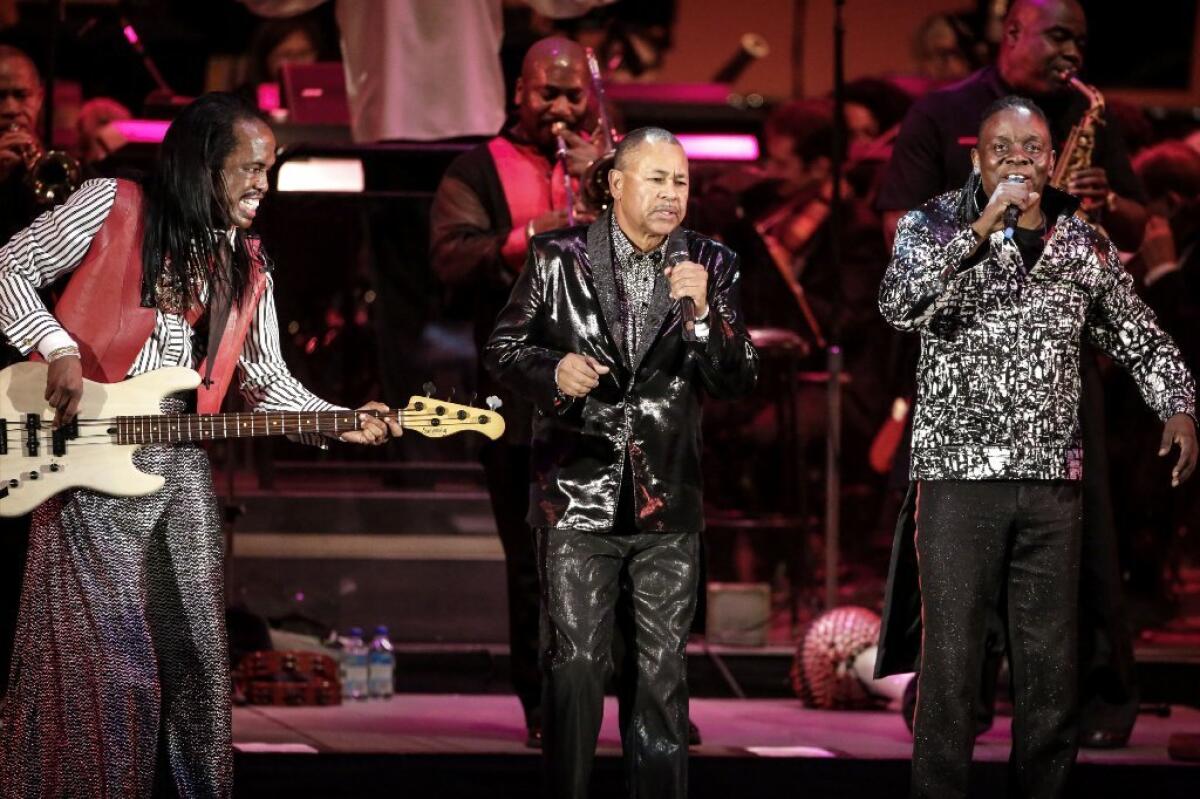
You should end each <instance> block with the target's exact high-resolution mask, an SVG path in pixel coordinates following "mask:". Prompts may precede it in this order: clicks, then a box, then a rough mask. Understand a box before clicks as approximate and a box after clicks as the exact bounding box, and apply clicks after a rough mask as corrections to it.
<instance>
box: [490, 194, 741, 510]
mask: <svg viewBox="0 0 1200 799" xmlns="http://www.w3.org/2000/svg"><path fill="white" fill-rule="evenodd" d="M609 224H610V222H609V218H608V215H607V214H606V215H602V216H601V218H600V219H598V220H596V222H594V223H593V224H592V225H591V226H590V227H584V226H582V225H581V226H576V227H573V228H567V229H564V230H559V231H554V232H552V233H547V234H545V235H541V236H535V237H534V238H533V240H532V242H531V245H530V252H529V257H528V259H527V261H526V264H525V268H524V270H523V271H522V273H521V276H520V277H519V278H518V279H517V282H516V284H515V285H514V286H513V292H512V296H511V297H510V298H509V301H508V304H507V305H506V306H505V308H504V310H502V311H501V312H500V316H499V318H498V319H497V322H496V328H495V330H494V331H493V332H492V336H491V339H490V340H489V342H488V345H487V349H486V351H485V354H484V358H485V363H486V366H487V368H488V369H489V370H490V371H491V372H492V374H493V375H495V376H496V378H497V379H499V380H500V381H501V382H502V383H504V384H506V385H507V386H509V387H510V388H511V389H512V390H514V391H516V392H517V393H518V394H521V395H522V396H525V397H527V398H528V399H530V400H531V401H532V402H533V403H534V404H535V405H536V407H537V413H536V416H535V418H534V423H533V485H532V486H531V487H530V491H531V494H530V503H529V516H528V521H529V524H530V525H531V526H533V527H558V528H562V529H573V530H582V531H589V532H608V531H609V530H611V529H612V528H613V522H614V517H615V515H616V509H617V501H618V497H619V493H620V488H621V477H622V474H623V470H624V468H625V459H626V457H628V458H629V459H630V467H631V470H632V476H633V486H634V497H633V503H634V511H635V514H636V518H637V526H638V529H639V530H641V531H643V532H679V533H682V532H697V531H699V530H701V529H703V527H704V512H703V503H702V496H701V475H700V446H701V442H700V405H701V396H702V394H708V395H710V396H713V397H718V398H732V397H738V396H741V395H744V394H746V393H748V392H749V391H750V390H751V389H752V388H753V387H754V381H755V378H756V376H757V369H758V356H757V355H756V353H755V351H754V347H753V346H752V345H751V343H750V338H749V336H748V335H747V334H746V326H745V324H744V322H743V320H742V315H741V309H740V306H739V303H738V281H739V273H738V260H737V256H736V255H735V254H734V253H733V251H732V250H730V249H729V248H728V247H725V246H724V245H722V244H719V243H717V242H715V241H713V240H712V239H708V238H705V237H703V236H700V235H699V234H696V233H693V232H691V231H685V230H683V229H682V228H680V229H676V230H675V232H674V233H672V234H671V235H672V236H673V237H686V242H687V248H688V252H689V253H690V256H691V260H692V261H695V262H696V263H699V264H702V265H703V266H705V267H706V268H707V269H708V272H709V282H708V298H709V299H708V304H709V308H710V311H709V336H708V341H707V342H703V343H702V342H694V343H689V342H686V341H684V340H683V338H682V336H681V335H680V328H681V325H680V316H679V303H678V302H675V301H673V300H672V299H671V298H670V296H669V294H668V284H667V280H666V278H665V276H662V275H661V274H660V276H659V279H658V280H657V281H656V283H655V287H654V296H653V298H652V299H651V302H650V308H649V310H648V311H647V313H646V321H645V325H646V327H645V333H644V335H643V336H642V337H641V341H642V344H641V347H640V351H639V352H637V353H635V354H634V356H633V358H632V359H627V358H626V356H625V354H624V352H623V350H624V348H623V347H622V346H621V344H620V342H621V341H623V340H624V339H623V336H622V333H621V329H620V325H621V319H620V312H619V309H618V307H617V291H616V281H615V276H614V273H613V256H612V244H611V241H610V239H609V229H610V228H609ZM668 251H670V247H668ZM570 352H576V353H580V354H582V355H591V356H592V357H593V358H595V359H596V360H598V361H600V362H601V363H603V364H605V365H606V366H609V367H610V368H611V371H610V372H609V373H608V374H606V375H604V376H603V377H602V378H601V381H600V385H599V386H598V387H597V388H596V389H594V390H593V391H592V392H591V393H590V394H588V395H587V396H586V397H583V398H580V399H570V398H563V397H562V396H561V395H559V394H558V390H557V386H556V384H555V380H554V370H555V367H556V366H557V365H558V362H559V361H560V360H561V359H562V358H563V356H564V355H566V354H567V353H570Z"/></svg>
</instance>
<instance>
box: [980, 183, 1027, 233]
mask: <svg viewBox="0 0 1200 799" xmlns="http://www.w3.org/2000/svg"><path fill="white" fill-rule="evenodd" d="M1041 197H1042V195H1041V194H1039V193H1038V192H1036V191H1030V190H1029V182H1028V181H1021V182H1020V183H1009V182H1008V181H1007V180H1003V181H1001V182H1000V183H999V184H998V185H997V186H996V190H995V191H994V192H992V197H991V199H990V200H988V204H987V206H986V207H985V208H984V209H983V212H982V213H981V214H979V218H978V219H976V220H975V223H974V224H972V225H971V227H972V228H974V229H975V233H976V235H978V236H979V238H981V239H986V238H987V237H988V236H990V235H992V234H993V233H995V232H996V231H997V230H1003V229H1004V212H1005V211H1007V210H1008V206H1010V205H1015V206H1017V207H1018V208H1020V209H1021V213H1024V212H1026V211H1028V210H1029V209H1030V208H1032V207H1033V206H1035V205H1037V204H1038V200H1040V199H1041Z"/></svg>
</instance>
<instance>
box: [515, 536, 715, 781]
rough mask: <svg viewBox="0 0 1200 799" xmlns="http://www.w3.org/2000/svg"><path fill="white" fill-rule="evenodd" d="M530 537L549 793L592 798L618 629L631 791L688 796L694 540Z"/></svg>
mask: <svg viewBox="0 0 1200 799" xmlns="http://www.w3.org/2000/svg"><path fill="white" fill-rule="evenodd" d="M537 540H538V568H539V571H540V574H541V578H542V582H541V588H542V636H543V639H542V647H543V648H542V667H543V672H542V675H543V683H544V686H543V700H542V706H543V723H544V738H543V748H544V752H545V759H546V760H545V762H546V779H547V783H548V785H547V788H548V795H549V796H551V797H554V799H559V798H560V797H572V798H573V799H574V798H580V799H581V798H582V797H586V796H587V790H588V781H589V779H590V777H591V770H592V761H593V759H594V756H595V750H596V741H597V738H598V737H599V735H600V722H601V719H602V717H603V712H604V685H605V683H606V682H607V680H608V678H609V676H610V675H611V674H612V671H613V662H612V639H613V630H614V627H615V626H616V625H617V624H621V625H623V626H625V627H626V629H625V630H624V635H625V640H626V645H627V649H626V651H627V655H626V658H627V665H626V667H625V668H624V669H622V674H621V675H620V680H619V684H618V701H619V704H620V729H621V742H622V746H623V749H624V754H625V774H626V784H627V786H628V790H629V795H630V796H631V797H641V798H642V799H672V797H674V798H676V799H683V798H684V797H686V796H687V754H688V751H687V749H688V691H687V654H686V645H687V636H688V629H689V627H690V626H691V622H692V615H693V613H694V612H695V608H696V584H697V575H698V571H699V563H698V548H699V536H698V535H697V534H695V533H665V534H664V533H632V534H628V533H627V534H616V533H615V534H611V535H600V534H594V533H583V532H577V531H573V530H555V529H543V530H539V531H538V534H537Z"/></svg>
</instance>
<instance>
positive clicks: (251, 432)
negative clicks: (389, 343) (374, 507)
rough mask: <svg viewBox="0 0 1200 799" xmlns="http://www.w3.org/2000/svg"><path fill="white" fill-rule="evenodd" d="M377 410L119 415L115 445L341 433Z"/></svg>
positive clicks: (356, 428)
mask: <svg viewBox="0 0 1200 799" xmlns="http://www.w3.org/2000/svg"><path fill="white" fill-rule="evenodd" d="M362 413H370V414H371V415H373V416H379V415H380V414H379V413H378V412H376V411H271V412H268V413H211V414H199V413H168V414H161V415H154V416H118V417H117V418H116V428H115V430H111V431H110V432H113V433H115V435H116V437H117V443H118V444H175V443H179V442H181V441H211V440H215V439H222V438H251V437H255V436H283V435H295V434H299V433H333V434H341V433H345V432H347V431H349V430H358V429H359V427H360V424H361V423H360V422H359V415H360V414H362Z"/></svg>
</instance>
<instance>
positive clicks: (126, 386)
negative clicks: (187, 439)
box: [0, 362, 200, 516]
mask: <svg viewBox="0 0 1200 799" xmlns="http://www.w3.org/2000/svg"><path fill="white" fill-rule="evenodd" d="M48 370H49V367H48V366H47V365H46V364H44V363H34V362H25V363H19V364H14V365H13V366H10V367H9V368H7V369H4V370H3V371H0V418H3V419H5V420H6V422H7V428H8V429H7V438H8V452H7V453H5V454H0V489H3V488H7V491H8V493H7V494H6V495H5V496H3V497H0V516H20V515H22V514H25V513H29V512H30V511H32V510H33V509H34V508H36V507H37V506H38V505H40V504H41V503H43V502H45V501H46V500H47V499H49V498H50V497H52V496H54V495H55V494H57V493H59V492H60V491H63V490H66V489H68V488H90V489H92V490H94V491H99V492H102V493H105V494H111V495H113V496H119V497H138V496H145V495H147V494H153V493H154V492H155V491H157V490H159V489H160V488H162V486H163V478H162V477H161V476H159V475H155V474H146V473H145V472H142V471H139V470H138V469H137V468H136V467H135V466H134V465H133V453H134V452H135V451H137V449H138V447H139V446H140V445H137V444H128V445H122V444H118V443H116V436H115V435H110V434H107V432H106V430H107V427H106V426H105V425H103V424H94V423H93V424H87V423H84V424H82V425H81V427H80V429H79V438H78V439H76V440H74V441H68V442H67V454H66V456H64V457H56V456H55V455H54V454H53V453H52V450H51V445H50V435H49V433H50V429H51V427H52V425H53V423H54V409H53V408H51V407H50V406H49V405H48V404H47V402H46V400H45V391H46V374H47V372H48ZM198 385H200V375H199V374H197V373H196V372H195V371H194V370H192V369H186V368H184V367H171V368H167V369H156V370H155V371H153V372H147V373H146V374H143V375H139V376H137V377H133V378H130V379H129V380H125V381H123V382H120V383H96V382H93V381H91V380H84V381H83V397H82V399H81V400H80V403H79V418H80V419H92V420H102V419H109V420H111V419H113V418H115V417H117V416H140V415H157V414H159V413H161V412H162V411H161V407H160V404H161V402H162V399H163V397H166V396H167V395H169V394H174V393H176V392H179V391H188V390H190V389H194V388H196V387H197V386H198ZM28 414H36V415H38V417H39V418H40V419H41V428H42V429H41V432H42V433H43V434H42V435H39V436H38V438H39V446H38V453H37V455H34V456H30V455H29V454H28V452H27V449H26V442H27V440H28V434H27V432H26V426H25V421H24V420H25V419H26V417H27V415H28ZM34 472H36V473H37V475H38V476H37V477H36V478H33V479H31V478H30V474H31V473H34ZM13 481H16V484H15V485H14V484H13Z"/></svg>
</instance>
